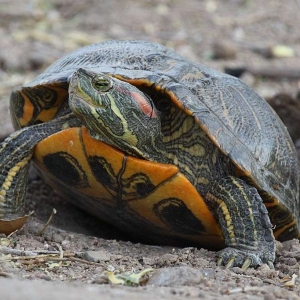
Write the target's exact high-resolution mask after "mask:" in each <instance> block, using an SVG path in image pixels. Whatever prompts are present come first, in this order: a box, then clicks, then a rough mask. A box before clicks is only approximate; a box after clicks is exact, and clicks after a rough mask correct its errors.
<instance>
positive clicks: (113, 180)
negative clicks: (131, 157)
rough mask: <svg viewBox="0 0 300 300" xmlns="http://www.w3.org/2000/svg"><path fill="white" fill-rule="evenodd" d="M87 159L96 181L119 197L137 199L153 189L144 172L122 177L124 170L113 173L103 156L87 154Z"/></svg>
mask: <svg viewBox="0 0 300 300" xmlns="http://www.w3.org/2000/svg"><path fill="white" fill-rule="evenodd" d="M88 161H89V165H90V167H91V170H92V172H93V174H94V176H95V178H96V179H97V181H98V182H100V183H101V184H102V185H103V186H105V187H106V188H107V189H109V190H111V191H114V192H115V193H116V195H119V196H120V198H124V199H126V200H131V199H139V198H142V197H144V196H146V195H148V194H149V193H151V192H152V191H153V190H154V189H155V186H154V184H153V183H152V182H151V180H150V179H149V177H148V176H147V175H146V174H144V173H135V174H134V175H132V176H131V177H129V178H122V175H123V172H124V170H121V171H120V174H115V173H114V170H113V168H112V166H111V165H110V164H109V163H108V162H107V160H106V159H105V158H104V157H99V156H89V158H88ZM124 167H125V166H124Z"/></svg>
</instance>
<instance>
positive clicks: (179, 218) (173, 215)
mask: <svg viewBox="0 0 300 300" xmlns="http://www.w3.org/2000/svg"><path fill="white" fill-rule="evenodd" d="M153 210H154V213H155V214H156V215H157V216H158V217H159V218H160V219H161V220H162V222H164V223H165V224H167V225H168V226H169V227H170V228H171V229H172V230H173V231H175V232H178V233H181V234H189V235H195V234H199V233H200V234H203V232H205V228H204V226H203V224H202V223H201V221H200V220H199V219H197V218H196V217H195V215H194V214H193V213H192V211H191V210H190V209H189V208H188V207H187V206H186V204H185V203H184V202H183V201H182V200H180V199H177V198H168V199H164V200H161V201H160V202H158V203H157V204H155V205H154V207H153Z"/></svg>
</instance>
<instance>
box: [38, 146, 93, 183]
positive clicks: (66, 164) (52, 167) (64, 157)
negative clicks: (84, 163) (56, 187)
mask: <svg viewBox="0 0 300 300" xmlns="http://www.w3.org/2000/svg"><path fill="white" fill-rule="evenodd" d="M43 163H44V165H45V167H46V168H47V170H48V171H49V172H50V173H51V174H52V175H53V176H55V177H56V178H57V179H59V180H60V181H62V182H63V183H65V184H66V185H68V186H74V187H88V186H89V184H88V180H87V176H86V174H85V172H84V170H83V169H82V167H81V166H80V164H79V162H78V160H77V159H76V158H75V157H73V156H72V155H70V154H69V153H67V152H63V151H60V152H56V153H50V154H48V155H45V156H44V157H43Z"/></svg>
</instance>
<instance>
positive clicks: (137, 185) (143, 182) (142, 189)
mask: <svg viewBox="0 0 300 300" xmlns="http://www.w3.org/2000/svg"><path fill="white" fill-rule="evenodd" d="M122 187H123V195H124V196H126V197H127V198H128V197H130V198H132V199H134V198H143V197H145V196H146V195H148V194H150V193H151V192H152V191H153V190H154V189H155V185H154V184H153V183H152V182H151V180H150V179H149V177H148V176H147V175H146V174H144V173H136V174H134V175H132V176H131V177H129V178H126V179H124V180H122Z"/></svg>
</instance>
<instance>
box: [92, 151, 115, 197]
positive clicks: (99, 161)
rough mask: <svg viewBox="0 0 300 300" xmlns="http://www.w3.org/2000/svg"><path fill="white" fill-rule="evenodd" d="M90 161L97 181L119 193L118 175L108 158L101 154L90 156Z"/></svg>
mask: <svg viewBox="0 0 300 300" xmlns="http://www.w3.org/2000/svg"><path fill="white" fill-rule="evenodd" d="M88 161H89V165H90V167H91V170H92V172H93V174H94V176H95V178H96V179H97V181H98V182H100V183H101V184H102V185H103V186H105V187H106V188H108V189H110V190H112V191H114V192H116V193H117V192H118V184H117V179H116V177H117V176H116V174H115V173H114V170H113V168H112V166H111V165H110V164H109V163H108V162H107V160H106V159H105V158H104V157H100V156H89V157H88Z"/></svg>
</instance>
